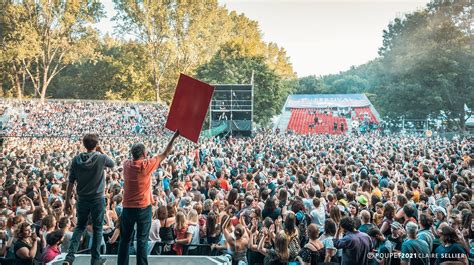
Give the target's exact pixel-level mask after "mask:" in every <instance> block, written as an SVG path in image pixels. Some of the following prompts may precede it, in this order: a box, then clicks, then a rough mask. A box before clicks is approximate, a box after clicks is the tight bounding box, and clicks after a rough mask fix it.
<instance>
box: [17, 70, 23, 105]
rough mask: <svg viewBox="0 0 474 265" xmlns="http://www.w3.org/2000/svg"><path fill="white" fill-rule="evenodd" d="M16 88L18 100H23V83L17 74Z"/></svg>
mask: <svg viewBox="0 0 474 265" xmlns="http://www.w3.org/2000/svg"><path fill="white" fill-rule="evenodd" d="M15 87H16V97H17V98H18V99H22V98H23V93H22V91H21V88H22V86H21V82H20V78H19V77H18V74H17V73H15Z"/></svg>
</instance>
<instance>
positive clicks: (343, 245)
mask: <svg viewBox="0 0 474 265" xmlns="http://www.w3.org/2000/svg"><path fill="white" fill-rule="evenodd" d="M333 242H334V247H335V248H337V249H342V262H341V264H342V265H363V264H369V259H368V257H367V254H368V253H369V252H370V251H371V250H372V240H371V239H370V237H369V236H368V235H367V234H366V233H362V232H359V231H355V232H348V233H346V234H345V235H344V237H343V238H341V239H334V240H333Z"/></svg>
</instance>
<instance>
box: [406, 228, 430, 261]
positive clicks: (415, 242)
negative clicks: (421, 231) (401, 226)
mask: <svg viewBox="0 0 474 265" xmlns="http://www.w3.org/2000/svg"><path fill="white" fill-rule="evenodd" d="M406 232H407V236H408V238H407V240H405V241H404V242H403V244H402V256H401V264H402V265H418V264H419V265H429V264H430V259H429V257H430V253H431V251H430V249H429V246H428V243H426V242H425V241H424V240H421V239H417V238H416V235H417V233H418V225H417V224H416V223H414V222H408V223H407V225H406Z"/></svg>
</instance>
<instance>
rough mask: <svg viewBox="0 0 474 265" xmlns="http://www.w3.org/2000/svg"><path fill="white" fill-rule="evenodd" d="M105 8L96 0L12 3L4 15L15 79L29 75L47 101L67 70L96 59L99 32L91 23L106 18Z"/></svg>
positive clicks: (6, 54) (5, 41)
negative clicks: (50, 92)
mask: <svg viewBox="0 0 474 265" xmlns="http://www.w3.org/2000/svg"><path fill="white" fill-rule="evenodd" d="M102 9H103V7H102V4H101V3H100V2H98V1H92V0H89V1H47V0H39V1H27V0H25V1H9V2H8V3H7V4H6V6H5V12H4V13H2V20H3V21H5V22H6V25H7V28H6V29H5V31H6V33H5V34H4V38H3V45H2V49H3V53H4V56H3V57H4V58H3V59H4V62H6V63H8V64H10V65H11V66H12V67H13V72H14V76H15V78H17V77H18V74H19V73H20V74H22V75H23V74H25V72H26V74H27V76H28V77H29V81H30V82H31V84H32V86H33V88H34V91H35V94H38V95H39V96H40V98H41V100H44V99H45V97H46V92H47V89H48V87H49V85H50V83H51V81H52V80H53V79H54V78H55V77H56V76H57V75H58V74H59V73H60V72H61V71H62V70H63V69H65V68H66V67H67V66H68V65H70V64H73V63H77V62H81V61H83V60H85V59H90V58H94V57H95V56H96V54H95V50H94V47H95V44H96V43H97V33H96V31H95V30H94V29H92V28H91V27H90V24H91V23H95V22H97V21H98V20H99V18H100V17H102V16H103V10H102ZM16 81H17V80H15V83H16ZM23 83H24V82H23ZM18 95H19V96H20V95H21V93H20V92H18Z"/></svg>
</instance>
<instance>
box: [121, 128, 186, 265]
mask: <svg viewBox="0 0 474 265" xmlns="http://www.w3.org/2000/svg"><path fill="white" fill-rule="evenodd" d="M178 136H179V132H176V133H175V134H174V135H173V138H171V140H170V142H169V143H168V146H167V147H166V149H165V151H164V152H163V153H162V154H159V155H156V156H154V157H152V158H147V156H148V153H147V151H146V148H145V146H144V145H143V144H141V143H139V144H134V145H133V146H132V149H131V153H132V159H129V160H126V161H125V162H124V164H123V174H124V179H125V182H124V186H123V188H124V194H123V202H122V204H123V211H122V216H121V218H120V243H119V252H118V264H119V265H125V264H127V265H128V256H129V251H128V249H129V246H130V241H131V240H132V234H133V230H134V226H135V224H136V225H137V231H136V237H137V264H148V260H147V247H148V246H147V244H148V234H149V232H150V226H151V218H152V210H151V204H152V201H153V199H152V185H151V183H152V179H151V178H152V176H151V175H152V173H153V172H155V170H156V169H157V168H158V166H159V165H160V163H161V161H163V159H165V158H166V157H167V156H168V155H169V153H170V152H171V149H172V148H173V142H174V141H175V140H176V138H177V137H178Z"/></svg>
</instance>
